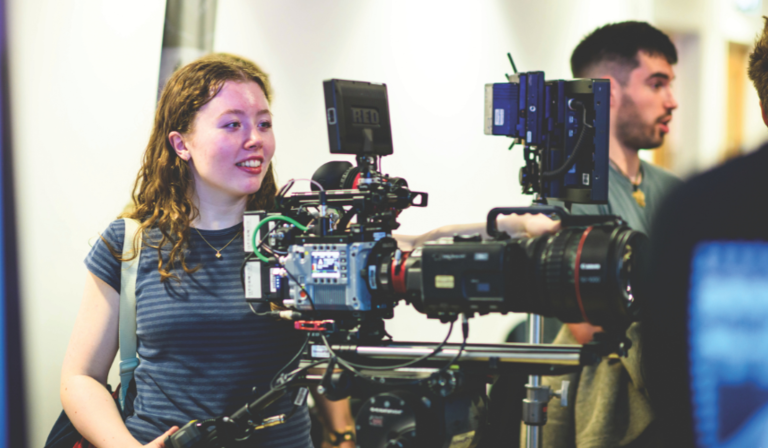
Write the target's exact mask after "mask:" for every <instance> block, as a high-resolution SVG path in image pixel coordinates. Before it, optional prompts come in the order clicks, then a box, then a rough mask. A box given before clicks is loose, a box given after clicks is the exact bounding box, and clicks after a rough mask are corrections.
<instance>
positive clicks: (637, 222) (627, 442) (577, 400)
mask: <svg viewBox="0 0 768 448" xmlns="http://www.w3.org/2000/svg"><path fill="white" fill-rule="evenodd" d="M676 62H677V51H676V50H675V46H674V44H673V43H672V42H671V41H670V39H669V37H667V36H666V35H665V34H664V33H662V32H661V31H659V30H658V29H656V28H654V27H652V26H651V25H649V24H647V23H644V22H623V23H615V24H610V25H606V26H603V27H601V28H598V29H597V30H595V31H594V32H592V33H591V34H590V35H588V36H587V37H585V38H584V40H582V41H581V43H580V44H579V45H578V46H577V47H576V49H575V50H574V51H573V55H572V56H571V69H572V71H573V76H574V77H576V78H608V79H610V81H611V107H610V120H611V124H610V135H609V157H610V171H609V177H608V204H606V205H574V206H573V208H572V213H574V214H582V215H583V214H590V215H595V214H599V215H618V216H620V217H621V218H623V219H624V220H625V221H626V222H627V223H628V224H629V226H630V227H632V228H633V229H635V230H639V231H641V232H644V233H646V234H648V233H649V230H650V227H651V226H650V224H651V221H652V220H653V217H654V214H655V213H656V210H657V208H658V206H659V205H660V203H661V201H662V200H663V198H664V196H665V195H666V194H667V193H669V192H670V191H671V190H672V189H673V188H674V187H676V186H677V185H678V184H679V183H680V181H679V180H678V179H677V178H676V177H674V176H673V175H671V174H670V173H668V172H666V171H664V170H663V169H661V168H658V167H655V166H653V165H652V164H650V163H648V162H645V161H643V160H641V159H640V157H639V151H640V150H643V149H653V148H658V147H659V146H661V144H662V143H663V142H664V136H665V135H666V134H667V133H668V132H669V121H670V120H671V119H672V111H673V110H674V109H675V108H677V101H676V100H675V97H674V95H673V94H672V90H671V83H672V81H673V80H674V78H675V74H674V71H673V69H672V65H673V64H675V63H676ZM651 237H652V236H651ZM550 322H551V321H550ZM551 324H552V323H550V325H551ZM545 325H546V324H545ZM555 325H556V324H555ZM639 327H640V324H638V323H635V324H633V325H632V326H631V327H630V328H629V330H628V331H627V337H629V339H630V340H631V341H632V343H633V347H632V348H631V349H630V351H629V356H628V357H626V358H621V359H620V360H619V359H607V358H605V359H604V360H603V361H602V362H601V363H600V364H598V365H596V366H589V367H585V368H584V369H582V371H581V372H580V373H576V374H571V375H566V376H561V377H545V378H544V381H543V382H544V384H547V385H549V386H551V387H552V389H553V390H559V389H560V388H561V383H562V380H569V381H570V382H571V383H570V384H571V388H570V389H571V390H570V393H569V400H568V401H569V405H568V407H566V408H563V407H561V406H560V405H559V404H555V403H553V405H552V406H550V407H549V421H548V423H547V425H546V426H545V427H544V430H543V437H544V446H545V447H572V446H576V447H580V448H581V447H624V446H631V447H641V446H649V447H650V446H655V445H654V444H655V443H656V441H655V437H656V431H655V430H654V426H655V425H652V422H653V419H654V415H653V412H652V410H651V404H650V401H649V399H648V394H647V392H646V389H645V385H644V383H643V377H642V373H641V366H640V361H639V353H640V347H639V345H640V341H639V340H640V338H639V331H640V328H639ZM597 331H600V328H599V327H595V326H592V325H590V324H587V323H583V324H568V325H566V326H563V327H562V328H561V330H560V333H559V334H558V335H557V337H556V338H555V341H554V343H556V344H585V343H587V342H590V341H591V340H592V337H593V334H594V333H595V332H597Z"/></svg>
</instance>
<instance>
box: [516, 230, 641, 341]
mask: <svg viewBox="0 0 768 448" xmlns="http://www.w3.org/2000/svg"><path fill="white" fill-rule="evenodd" d="M517 243H518V244H520V245H522V246H523V247H525V249H526V255H527V257H528V261H527V262H528V263H532V264H533V266H532V269H533V272H532V274H533V275H532V277H533V278H534V279H535V280H534V282H535V283H536V285H535V286H534V287H533V288H531V290H532V291H533V296H532V297H530V299H529V300H528V301H526V302H527V303H528V304H529V305H530V306H529V308H528V309H527V310H514V311H527V312H534V313H537V314H542V315H545V316H554V317H557V318H558V319H560V320H562V321H563V322H589V323H592V324H594V325H600V326H603V327H605V328H606V329H616V330H623V329H626V327H628V326H629V324H630V323H632V322H633V321H635V320H637V303H636V301H635V297H634V291H633V288H632V285H633V284H636V283H637V276H638V275H639V274H640V273H641V272H640V271H641V270H642V269H641V267H642V261H641V259H642V257H643V254H644V252H645V250H646V246H647V238H646V237H645V235H644V234H642V233H640V232H635V231H633V230H631V229H629V228H628V227H625V226H615V225H601V226H589V227H586V228H567V229H564V230H563V231H561V232H559V233H558V234H556V235H553V236H545V237H538V238H532V239H526V240H518V241H517ZM522 280H523V281H524V279H522ZM512 300H514V299H512Z"/></svg>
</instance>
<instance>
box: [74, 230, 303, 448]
mask: <svg viewBox="0 0 768 448" xmlns="http://www.w3.org/2000/svg"><path fill="white" fill-rule="evenodd" d="M241 229H242V224H238V225H236V226H233V227H230V228H228V229H223V230H215V231H214V230H200V233H202V235H203V237H205V239H206V240H207V241H208V242H209V243H210V244H211V245H212V246H214V247H216V248H221V247H223V246H224V245H226V244H227V243H228V242H229V241H230V240H232V238H235V239H234V241H233V242H232V244H230V245H229V246H227V247H226V248H225V249H224V250H222V251H221V255H222V257H221V258H220V259H217V258H216V256H215V254H216V251H215V250H214V249H212V248H211V247H210V246H209V245H208V244H206V243H205V242H204V241H203V239H202V238H201V237H200V235H199V234H198V233H197V232H196V231H195V230H194V229H191V231H190V242H189V250H188V254H187V257H186V263H187V266H189V267H195V266H198V265H200V269H199V270H198V271H197V272H195V273H193V274H186V273H185V272H183V270H181V269H177V272H176V274H177V275H178V276H179V278H180V279H181V281H180V282H178V281H176V280H173V279H171V280H167V281H165V282H160V273H159V272H158V270H157V264H158V258H157V257H158V254H157V250H156V249H152V248H149V247H146V246H145V247H144V248H143V249H142V252H141V259H140V263H139V268H138V276H137V279H136V314H137V317H136V325H137V329H136V334H137V336H138V349H137V350H138V355H139V358H140V359H141V363H140V364H139V366H138V368H137V369H136V371H135V373H134V378H135V382H136V398H135V400H134V412H133V414H132V415H130V416H129V417H128V419H127V420H126V426H127V427H128V430H129V431H130V432H131V434H132V435H133V436H134V437H135V438H136V439H137V440H138V441H140V442H141V443H149V442H151V441H152V440H154V439H155V438H157V437H158V436H160V435H161V434H162V433H163V432H165V431H166V430H167V429H168V428H170V427H171V426H174V425H176V426H179V427H181V426H183V425H185V424H186V423H188V422H189V421H190V420H203V419H207V418H213V417H218V416H223V415H231V414H232V413H233V412H234V411H236V410H237V409H239V408H240V407H242V406H243V405H244V404H245V403H246V402H248V401H251V400H253V399H254V398H257V397H258V396H259V395H261V394H263V393H265V392H266V391H267V390H268V388H269V386H268V384H269V381H270V380H271V379H272V377H273V376H274V374H275V373H276V372H277V370H279V369H280V368H281V367H282V366H283V365H285V364H286V363H287V362H288V361H289V360H290V359H291V357H292V356H293V355H294V354H295V353H296V352H297V351H298V349H299V348H300V346H301V342H302V341H303V338H302V335H301V334H298V332H295V331H293V330H292V329H291V326H290V324H289V323H288V322H275V321H273V320H271V319H268V318H264V317H259V316H256V315H255V314H253V313H252V312H251V310H250V308H249V307H248V305H247V304H246V302H245V298H244V292H243V287H242V284H241V283H240V266H241V263H242V262H243V259H244V254H243V236H242V232H240V234H239V235H238V232H239V231H240V230H241ZM124 234H125V224H124V222H123V221H122V220H117V221H114V222H112V223H111V224H110V225H109V227H108V228H107V230H106V231H105V232H104V234H103V237H104V238H105V239H106V240H107V241H108V242H109V243H110V244H111V245H112V247H113V249H115V250H116V252H118V253H120V252H121V251H122V247H123V238H124ZM235 235H238V236H237V237H235ZM159 238H160V231H159V230H157V229H152V230H150V232H149V241H152V242H157V241H159ZM153 245H154V244H153ZM169 250H170V249H165V250H164V255H163V257H164V258H165V257H167V254H168V252H169ZM85 264H86V266H87V268H88V270H89V271H90V272H92V273H93V274H94V275H96V276H97V277H99V278H100V279H102V280H104V281H105V282H106V283H107V284H108V285H110V286H112V287H113V288H114V289H115V291H118V292H119V291H120V269H121V264H120V262H119V261H117V260H116V259H115V258H114V257H113V256H112V254H111V253H110V252H109V250H108V248H107V246H106V244H104V242H103V241H102V240H101V239H98V240H97V242H96V244H95V245H94V246H93V248H92V249H91V252H90V253H89V254H88V257H87V258H86V260H85ZM265 309H266V307H265V308H264V309H262V310H261V311H264V310H265ZM254 387H256V388H257V389H256V395H254V394H253V393H252V390H253V388H254ZM291 407H292V404H291V402H290V398H289V397H288V396H286V397H284V398H283V399H282V400H280V401H279V402H278V403H275V404H273V405H272V406H271V407H269V408H268V409H267V410H266V411H265V416H271V415H277V414H280V413H287V412H288V411H290V410H291ZM309 429H310V421H309V415H308V413H307V410H306V407H304V409H301V410H300V411H299V412H296V414H294V415H293V417H291V418H290V419H289V420H288V421H287V422H286V423H285V424H283V425H279V426H276V427H273V428H269V429H265V430H261V431H257V432H256V434H254V436H253V437H252V438H251V439H252V443H250V444H249V445H248V446H254V447H281V448H283V447H285V448H288V447H291V448H292V447H295V448H308V447H311V446H312V444H311V441H310V439H309Z"/></svg>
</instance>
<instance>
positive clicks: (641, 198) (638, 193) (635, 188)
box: [610, 160, 645, 208]
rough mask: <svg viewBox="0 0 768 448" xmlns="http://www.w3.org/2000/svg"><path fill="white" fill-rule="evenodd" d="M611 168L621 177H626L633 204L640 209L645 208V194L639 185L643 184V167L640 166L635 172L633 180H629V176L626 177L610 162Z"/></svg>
mask: <svg viewBox="0 0 768 448" xmlns="http://www.w3.org/2000/svg"><path fill="white" fill-rule="evenodd" d="M610 163H611V166H612V167H613V169H615V170H616V171H618V172H619V173H620V174H621V175H622V176H624V177H626V178H627V180H628V181H629V183H630V184H632V197H633V198H634V199H635V202H637V205H639V206H640V207H642V208H645V193H643V190H641V189H640V183H642V182H643V178H642V175H643V165H642V163H641V164H640V168H639V169H638V170H637V175H636V176H635V178H634V179H631V178H630V177H629V176H627V175H626V174H625V173H624V171H622V170H621V168H619V166H618V165H616V164H615V163H613V161H612V160H611V161H610Z"/></svg>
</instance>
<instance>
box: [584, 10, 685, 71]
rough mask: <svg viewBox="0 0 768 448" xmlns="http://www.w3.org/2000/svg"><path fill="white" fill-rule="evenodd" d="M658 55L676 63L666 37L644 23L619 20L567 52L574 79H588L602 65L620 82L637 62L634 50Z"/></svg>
mask: <svg viewBox="0 0 768 448" xmlns="http://www.w3.org/2000/svg"><path fill="white" fill-rule="evenodd" d="M639 51H643V52H645V53H648V54H649V55H651V56H662V57H664V58H665V59H666V60H667V62H669V63H670V64H675V63H677V50H676V49H675V45H674V44H673V43H672V41H671V40H670V39H669V36H667V35H666V34H664V33H662V32H661V31H659V30H658V29H656V28H654V27H652V26H651V25H649V24H647V23H646V22H620V23H611V24H608V25H605V26H603V27H600V28H598V29H596V30H595V31H593V32H592V33H591V34H589V35H588V36H587V37H585V38H584V40H582V41H581V43H579V45H578V46H577V47H576V49H575V50H573V54H572V55H571V72H573V76H574V77H576V78H588V77H590V76H591V75H592V72H593V71H594V70H595V69H597V68H598V67H600V66H602V65H607V67H606V69H607V70H608V72H609V73H611V74H612V75H613V76H614V77H615V78H616V79H617V81H619V83H621V84H626V82H627V80H628V77H629V73H630V72H631V71H632V70H634V69H635V68H637V67H638V66H639V65H640V62H639V61H638V60H637V53H638V52H639Z"/></svg>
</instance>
